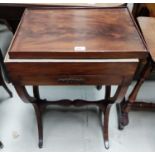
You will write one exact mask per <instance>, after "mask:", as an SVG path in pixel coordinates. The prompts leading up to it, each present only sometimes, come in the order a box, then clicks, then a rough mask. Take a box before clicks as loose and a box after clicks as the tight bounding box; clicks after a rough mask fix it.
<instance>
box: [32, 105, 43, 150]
mask: <svg viewBox="0 0 155 155" xmlns="http://www.w3.org/2000/svg"><path fill="white" fill-rule="evenodd" d="M33 107H34V110H35V114H36V119H37V125H38V139H39V143H38V146H39V148H42V147H43V125H42V111H41V107H40V106H39V104H36V103H34V104H33Z"/></svg>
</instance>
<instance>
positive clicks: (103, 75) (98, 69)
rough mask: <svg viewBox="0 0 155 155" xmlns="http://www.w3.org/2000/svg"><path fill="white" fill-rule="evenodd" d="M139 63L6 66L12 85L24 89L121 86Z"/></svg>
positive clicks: (10, 64)
mask: <svg viewBox="0 0 155 155" xmlns="http://www.w3.org/2000/svg"><path fill="white" fill-rule="evenodd" d="M137 64H138V63H137V62H107V61H106V62H63V63H62V62H54V63H53V62H42V63H41V62H28V63H27V62H20V63H19V62H7V63H6V66H7V70H8V72H9V76H10V78H11V81H13V83H19V82H20V83H21V84H23V85H50V84H51V85H76V84H77V85H79V84H80V85H82V84H89V85H91V84H92V85H93V84H120V81H121V80H122V78H124V77H133V75H134V73H135V71H136V68H137Z"/></svg>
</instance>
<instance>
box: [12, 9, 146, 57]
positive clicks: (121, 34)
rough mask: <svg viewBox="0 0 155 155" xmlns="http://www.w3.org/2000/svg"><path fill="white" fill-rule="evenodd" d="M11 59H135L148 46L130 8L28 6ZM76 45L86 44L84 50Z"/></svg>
mask: <svg viewBox="0 0 155 155" xmlns="http://www.w3.org/2000/svg"><path fill="white" fill-rule="evenodd" d="M19 30H20V31H17V33H16V38H15V39H14V41H13V45H12V47H11V49H10V52H9V55H10V58H18V59H19V58H20V59H25V58H29V59H37V58H41V59H43V58H95V59H96V58H117V54H119V57H120V58H126V57H128V58H133V57H134V58H135V57H141V58H144V57H145V56H146V52H145V51H146V49H145V47H144V45H143V43H142V40H141V39H140V36H139V34H138V32H137V30H136V27H135V25H134V22H133V21H132V18H131V17H130V14H129V12H128V9H127V8H119V7H118V8H104V9H103V8H87V9H86V8H68V9H65V8H64V9H60V8H55V9H53V8H52V9H47V8H44V9H43V8H40V9H39V8H38V9H26V11H25V13H24V16H23V18H22V21H21V23H20V26H19ZM76 47H85V50H84V51H82V52H78V51H75V48H76Z"/></svg>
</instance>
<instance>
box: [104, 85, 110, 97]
mask: <svg viewBox="0 0 155 155" xmlns="http://www.w3.org/2000/svg"><path fill="white" fill-rule="evenodd" d="M110 94H111V86H105V99H106V100H108V99H109V98H110Z"/></svg>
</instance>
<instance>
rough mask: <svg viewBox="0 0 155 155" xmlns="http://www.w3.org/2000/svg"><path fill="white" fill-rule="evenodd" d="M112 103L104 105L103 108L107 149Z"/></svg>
mask: <svg viewBox="0 0 155 155" xmlns="http://www.w3.org/2000/svg"><path fill="white" fill-rule="evenodd" d="M111 106H112V104H107V105H105V106H104V109H103V110H102V111H103V113H104V122H103V127H102V130H103V138H104V146H105V148H106V149H109V133H108V132H109V114H110V109H111Z"/></svg>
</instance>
